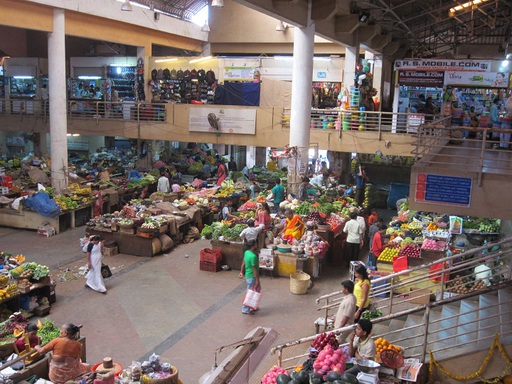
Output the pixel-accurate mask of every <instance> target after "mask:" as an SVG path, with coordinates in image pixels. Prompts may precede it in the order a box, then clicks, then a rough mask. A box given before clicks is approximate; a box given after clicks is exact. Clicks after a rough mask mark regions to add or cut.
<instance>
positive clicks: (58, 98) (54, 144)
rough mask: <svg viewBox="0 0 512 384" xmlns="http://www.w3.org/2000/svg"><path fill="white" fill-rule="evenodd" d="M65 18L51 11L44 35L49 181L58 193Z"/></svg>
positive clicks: (63, 154) (64, 159)
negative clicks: (46, 34)
mask: <svg viewBox="0 0 512 384" xmlns="http://www.w3.org/2000/svg"><path fill="white" fill-rule="evenodd" d="M65 22H66V16H65V13H64V10H63V9H54V10H53V32H50V33H49V34H48V88H49V97H50V135H51V145H50V148H51V159H52V161H51V180H52V187H53V188H54V189H55V190H56V191H57V193H60V192H61V191H62V190H63V189H65V188H66V186H67V174H68V141H67V136H66V134H67V130H68V127H67V120H66V45H65Z"/></svg>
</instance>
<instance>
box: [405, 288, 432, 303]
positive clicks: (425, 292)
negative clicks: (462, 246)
mask: <svg viewBox="0 0 512 384" xmlns="http://www.w3.org/2000/svg"><path fill="white" fill-rule="evenodd" d="M409 302H410V303H413V304H420V305H423V304H428V303H430V289H426V288H423V289H416V288H411V291H410V293H409Z"/></svg>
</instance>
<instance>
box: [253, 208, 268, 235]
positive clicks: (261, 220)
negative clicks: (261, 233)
mask: <svg viewBox="0 0 512 384" xmlns="http://www.w3.org/2000/svg"><path fill="white" fill-rule="evenodd" d="M271 221H272V217H271V216H270V207H269V206H268V204H267V203H263V204H259V207H258V210H257V216H256V223H255V225H256V226H258V225H260V224H263V225H264V229H265V231H268V230H269V229H270V223H271Z"/></svg>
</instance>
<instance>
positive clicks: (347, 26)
mask: <svg viewBox="0 0 512 384" xmlns="http://www.w3.org/2000/svg"><path fill="white" fill-rule="evenodd" d="M359 24H360V23H359V15H346V16H338V17H336V18H335V19H334V33H335V34H336V36H338V35H340V34H345V33H354V32H355V30H356V29H357V28H358V27H359Z"/></svg>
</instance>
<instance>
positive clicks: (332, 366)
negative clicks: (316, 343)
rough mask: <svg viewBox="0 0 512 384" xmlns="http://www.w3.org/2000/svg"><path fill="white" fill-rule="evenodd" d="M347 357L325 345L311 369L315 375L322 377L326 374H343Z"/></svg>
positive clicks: (339, 350) (338, 350)
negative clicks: (318, 374)
mask: <svg viewBox="0 0 512 384" xmlns="http://www.w3.org/2000/svg"><path fill="white" fill-rule="evenodd" d="M346 362H347V356H346V355H345V354H344V353H343V352H342V351H341V349H339V348H337V349H333V347H332V346H331V345H330V344H327V345H326V346H325V347H324V349H322V350H321V351H320V353H319V354H318V357H317V358H316V360H315V362H314V363H313V369H314V370H315V372H316V373H320V374H322V375H324V374H326V373H328V372H331V371H332V372H342V373H343V372H345V369H346Z"/></svg>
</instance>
